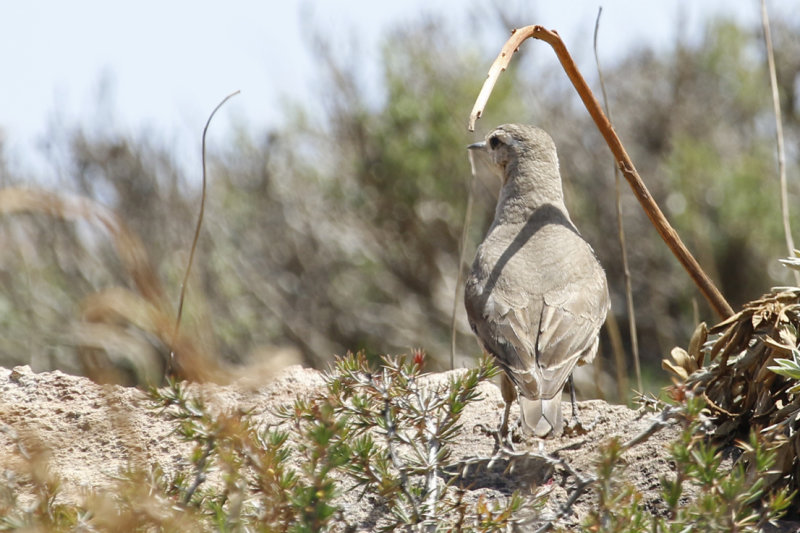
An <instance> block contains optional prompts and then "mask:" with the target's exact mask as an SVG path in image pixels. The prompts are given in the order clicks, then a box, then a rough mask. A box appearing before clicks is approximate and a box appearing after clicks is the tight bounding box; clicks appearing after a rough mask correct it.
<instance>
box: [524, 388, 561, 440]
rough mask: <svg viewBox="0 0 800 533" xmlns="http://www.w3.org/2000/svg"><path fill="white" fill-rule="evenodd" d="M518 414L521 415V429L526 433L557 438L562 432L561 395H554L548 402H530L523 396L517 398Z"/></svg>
mask: <svg viewBox="0 0 800 533" xmlns="http://www.w3.org/2000/svg"><path fill="white" fill-rule="evenodd" d="M519 407H520V413H521V414H522V427H523V428H525V431H526V432H528V433H533V434H534V435H536V436H537V437H546V436H548V434H550V433H551V432H552V436H554V437H559V436H561V433H563V431H564V420H563V418H562V417H561V395H560V394H558V395H556V397H555V398H552V399H550V400H542V399H539V400H530V399H528V398H525V397H524V396H521V395H520V397H519Z"/></svg>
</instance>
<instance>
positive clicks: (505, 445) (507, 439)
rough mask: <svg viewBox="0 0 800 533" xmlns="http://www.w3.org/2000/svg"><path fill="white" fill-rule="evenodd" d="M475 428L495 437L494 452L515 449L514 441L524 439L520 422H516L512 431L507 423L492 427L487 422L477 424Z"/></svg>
mask: <svg viewBox="0 0 800 533" xmlns="http://www.w3.org/2000/svg"><path fill="white" fill-rule="evenodd" d="M474 429H475V430H478V431H480V432H481V433H483V434H484V435H486V436H490V437H492V438H494V449H493V451H492V452H493V453H496V452H498V451H499V450H501V449H505V450H510V451H514V443H515V442H517V443H518V442H521V441H522V438H521V435H520V432H519V429H520V424H519V422H517V423H516V424H514V427H513V428H512V429H511V431H509V428H508V425H505V427H504V426H503V425H501V426H500V427H498V428H497V429H492V428H490V427H488V426H487V425H486V424H477V425H476V426H475V428H474Z"/></svg>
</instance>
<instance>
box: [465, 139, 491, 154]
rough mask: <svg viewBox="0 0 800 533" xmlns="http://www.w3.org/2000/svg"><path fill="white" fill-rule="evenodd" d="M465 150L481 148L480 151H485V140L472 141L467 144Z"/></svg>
mask: <svg viewBox="0 0 800 533" xmlns="http://www.w3.org/2000/svg"><path fill="white" fill-rule="evenodd" d="M467 150H482V151H484V152H485V151H486V141H481V142H477V143H472V144H470V145H469V146H467Z"/></svg>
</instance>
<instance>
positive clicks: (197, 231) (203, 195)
mask: <svg viewBox="0 0 800 533" xmlns="http://www.w3.org/2000/svg"><path fill="white" fill-rule="evenodd" d="M239 92H240V91H235V92H233V93H231V94H229V95H228V96H226V97H225V98H223V99H222V101H221V102H220V103H218V104H217V107H215V108H214V110H213V111H212V112H211V114H210V115H209V116H208V120H206V125H205V127H204V128H203V139H202V159H203V161H202V164H203V189H202V192H201V194H200V213H199V214H198V215H197V225H196V226H195V229H194V239H192V249H191V251H190V252H189V261H188V263H187V264H186V273H185V274H184V275H183V282H182V283H181V296H180V299H179V300H178V314H177V317H176V318H175V332H174V333H173V336H172V343H171V344H170V350H169V359H170V361H173V360H174V359H175V339H176V338H177V337H178V329H180V325H181V317H182V316H183V302H184V300H185V297H186V286H187V285H188V283H189V274H191V272H192V263H193V262H194V253H195V251H196V250H197V241H198V240H199V239H200V228H201V227H202V225H203V215H204V214H205V210H206V182H207V180H206V134H207V133H208V127H209V126H210V125H211V119H213V118H214V115H216V113H217V111H218V110H219V108H221V107H222V106H223V105H225V102H227V101H228V100H230V99H231V98H233V97H234V96H236V95H237V94H239Z"/></svg>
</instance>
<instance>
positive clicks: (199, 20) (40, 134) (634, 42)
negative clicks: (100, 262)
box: [0, 0, 771, 173]
mask: <svg viewBox="0 0 800 533" xmlns="http://www.w3.org/2000/svg"><path fill="white" fill-rule="evenodd" d="M483 1H484V2H487V3H488V2H489V1H490V0H483ZM508 1H512V0H508ZM512 3H513V2H512ZM467 5H474V4H473V3H468V2H459V1H457V0H408V1H400V0H395V1H393V2H382V1H376V0H372V1H366V0H327V1H324V2H323V1H322V0H317V1H312V0H305V1H293V0H283V1H280V2H278V1H275V0H262V1H255V0H231V1H226V2H219V1H207V0H193V1H186V0H171V1H166V2H165V1H163V0H158V1H156V0H137V1H136V2H124V3H122V2H109V1H108V0H71V1H69V2H65V1H63V0H27V1H24V2H22V1H18V2H4V3H3V4H2V7H0V72H2V76H3V83H2V84H0V95H2V102H3V104H2V105H0V139H2V142H3V144H4V145H5V156H6V158H7V160H8V161H9V164H10V165H11V167H12V170H18V171H21V172H26V171H28V172H31V173H36V172H37V171H38V172H41V171H42V169H44V168H46V164H44V163H43V158H44V153H43V151H42V149H41V147H40V146H41V142H42V140H43V139H44V138H45V135H46V134H47V132H48V128H51V127H53V126H54V125H62V126H67V127H70V126H75V125H80V124H85V125H87V126H92V127H96V126H97V125H98V124H99V125H100V127H102V128H103V129H104V130H105V131H115V132H120V133H123V134H126V133H137V132H139V133H141V132H145V133H146V134H147V135H150V136H153V137H154V138H155V139H157V140H160V141H161V142H162V143H166V144H167V146H173V147H174V150H175V152H176V154H177V159H178V160H183V161H184V162H188V163H189V164H194V163H195V161H194V158H199V139H200V134H201V132H202V128H203V125H204V123H205V120H206V118H207V116H208V114H209V113H210V111H211V110H212V109H213V108H214V106H215V105H216V104H217V103H218V102H219V101H220V100H221V99H222V98H223V97H225V96H226V95H227V94H230V93H231V92H233V91H235V90H240V91H241V94H240V95H239V96H237V97H236V98H234V99H233V100H231V101H230V103H229V104H228V105H226V107H225V108H223V110H222V111H221V112H220V113H219V114H218V118H216V119H215V123H214V128H213V129H212V134H211V136H210V137H209V142H210V143H212V142H214V140H215V136H216V140H217V141H220V140H221V139H223V140H224V138H225V136H227V135H230V134H231V130H232V127H233V124H236V125H238V126H240V127H241V126H242V125H243V124H245V125H246V127H247V128H248V129H252V130H253V131H256V132H257V131H264V130H267V129H269V128H271V127H275V126H278V125H280V123H281V121H282V119H283V118H284V116H285V115H284V113H283V107H284V106H285V102H286V101H287V99H289V100H300V101H312V100H313V99H314V98H316V97H317V95H318V90H317V89H315V87H314V82H315V79H316V78H315V73H314V68H313V65H314V63H313V57H312V53H313V52H312V47H311V46H309V45H308V44H307V43H306V41H307V37H308V36H309V35H310V33H311V32H312V31H314V29H323V30H324V32H325V34H326V36H328V37H329V38H330V39H331V40H332V41H333V42H334V43H336V42H340V43H347V42H349V41H350V40H351V39H352V38H353V36H356V37H355V38H356V39H357V42H358V44H359V46H360V49H362V50H363V51H364V53H365V61H366V66H367V70H366V72H367V73H370V72H377V69H378V64H377V61H378V55H377V48H376V45H377V44H378V43H379V42H380V39H381V32H382V31H383V30H385V29H386V28H388V27H390V26H391V25H393V24H396V23H398V22H402V21H408V20H413V19H414V18H416V17H417V16H419V15H420V14H421V13H423V12H428V13H434V14H436V13H440V14H441V13H444V14H445V15H446V16H447V18H448V19H451V20H456V21H457V20H460V17H463V16H464V14H465V13H466V11H467V8H466V7H465V6H467ZM601 5H602V7H603V17H602V22H601V29H600V56H601V61H602V62H603V63H604V64H608V62H609V61H611V60H613V58H615V57H618V56H619V55H620V54H622V53H623V52H625V51H626V50H630V49H632V48H639V47H644V46H650V47H654V48H656V49H657V50H658V49H664V48H665V47H668V46H670V45H671V44H672V43H674V41H675V39H676V32H677V31H678V30H677V28H678V27H679V22H680V23H681V24H680V27H681V28H683V29H682V31H684V32H685V35H686V36H687V37H688V38H690V39H692V38H699V37H700V35H701V29H702V27H703V23H704V21H705V20H706V19H707V18H708V17H710V16H713V15H715V14H719V13H725V14H728V15H730V16H733V17H735V18H736V19H737V20H739V21H743V22H757V21H758V17H759V3H758V0H747V1H736V2H733V1H730V0H728V1H723V0H703V1H694V0H672V1H667V0H624V1H623V0H606V1H602V2H601V1H597V0H593V1H590V0H573V1H567V0H562V1H560V2H552V1H549V0H548V1H538V2H537V1H528V2H517V6H518V7H517V11H518V12H523V13H524V12H525V11H527V10H528V9H529V10H530V22H529V23H530V24H542V25H544V26H546V27H548V28H550V29H556V30H557V31H558V32H559V33H560V34H561V36H562V38H563V39H564V41H565V42H566V44H567V46H568V48H569V49H570V50H571V52H572V53H573V55H574V56H575V57H577V58H578V59H579V67H582V70H583V68H585V69H588V70H593V69H594V63H593V59H592V57H593V56H592V32H593V28H594V21H595V17H596V16H597V10H598V7H599V6H601ZM768 5H771V2H768ZM519 6H524V7H523V9H520V8H519ZM464 27H465V28H466V25H464ZM465 31H466V30H465ZM501 45H502V42H499V41H498V42H497V43H496V47H495V49H494V50H493V51H492V52H491V53H487V57H486V69H487V70H488V67H489V65H490V63H491V61H492V60H493V59H494V55H495V54H496V53H497V51H499V49H500V46H501ZM490 48H491V47H490ZM581 61H583V62H584V64H583V65H582V64H581ZM586 62H589V63H588V64H587V63H586ZM485 74H486V73H485V71H484V72H480V73H476V91H477V90H478V88H479V87H480V84H481V83H482V82H483V79H484V78H485ZM476 94H477V93H476ZM468 112H469V110H465V117H466V115H467V114H468Z"/></svg>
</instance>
